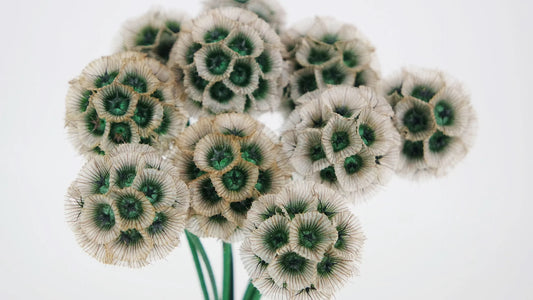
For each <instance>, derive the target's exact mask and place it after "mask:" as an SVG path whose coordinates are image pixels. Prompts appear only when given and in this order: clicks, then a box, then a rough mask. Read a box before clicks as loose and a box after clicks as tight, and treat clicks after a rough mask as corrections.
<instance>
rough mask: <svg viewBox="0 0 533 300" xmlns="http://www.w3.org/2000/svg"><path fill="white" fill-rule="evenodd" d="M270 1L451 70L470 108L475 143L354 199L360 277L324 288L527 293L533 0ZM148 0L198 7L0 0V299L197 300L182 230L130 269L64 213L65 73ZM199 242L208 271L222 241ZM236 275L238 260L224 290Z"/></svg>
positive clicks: (348, 294)
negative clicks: (86, 247) (441, 171)
mask: <svg viewBox="0 0 533 300" xmlns="http://www.w3.org/2000/svg"><path fill="white" fill-rule="evenodd" d="M284 2H285V3H284V7H285V9H286V10H287V14H288V23H289V24H291V23H294V22H296V21H298V20H300V19H302V18H304V17H310V16H313V15H316V14H320V15H331V16H335V17H337V18H338V19H340V20H343V21H346V22H350V23H353V24H354V25H356V26H357V27H358V28H359V29H360V30H361V31H362V32H364V33H365V34H366V35H367V36H368V37H369V38H370V39H371V41H372V42H373V43H374V45H375V46H376V48H377V54H378V57H379V59H380V61H381V67H382V72H383V74H384V75H387V74H390V73H392V72H393V71H395V70H398V69H399V68H400V67H401V66H404V65H417V66H424V67H436V68H440V69H442V70H444V71H447V72H449V73H450V74H453V75H454V76H455V77H456V78H458V79H459V80H461V81H463V82H464V83H465V85H466V86H467V87H468V88H469V90H470V92H471V94H472V102H473V105H474V107H475V108H476V110H477V112H478V115H479V119H480V124H479V133H478V139H477V143H476V145H475V147H474V148H473V149H472V151H471V152H470V154H469V155H468V156H467V158H466V159H465V160H464V161H463V162H462V163H461V164H460V165H459V166H458V167H457V168H456V169H455V170H454V171H453V172H452V173H451V174H450V175H449V176H448V177H446V178H442V179H438V180H429V181H425V182H418V183H414V182H410V181H407V180H403V179H399V178H395V179H393V180H392V182H391V183H390V184H389V185H388V186H387V187H386V188H385V190H384V191H383V192H381V193H380V194H379V195H377V196H376V197H374V198H373V199H371V201H369V202H367V203H365V204H362V205H360V206H358V207H356V208H355V212H356V214H357V215H358V216H359V217H360V219H361V221H362V224H363V226H364V230H365V233H366V236H367V237H368V240H367V242H366V245H365V248H364V254H363V255H364V257H363V262H362V265H361V275H360V276H358V277H356V278H354V279H352V280H350V282H349V283H348V284H347V285H346V286H345V288H344V289H342V290H341V291H340V292H338V293H337V299H410V300H412V299H533V212H532V209H533V204H532V202H533V197H532V196H531V195H530V190H531V185H532V184H533V180H532V178H531V175H530V174H531V170H532V168H533V164H532V162H533V159H532V157H531V152H532V150H533V149H532V143H531V139H532V138H533V135H532V134H531V130H532V129H533V128H532V127H531V123H530V122H532V121H531V120H530V119H529V117H530V116H531V115H532V113H533V110H532V109H533V105H532V104H531V103H532V101H533V99H532V96H531V95H532V89H531V87H532V86H533V76H532V75H531V74H532V67H533V60H532V56H533V45H532V40H531V38H532V35H533V21H532V18H531V16H530V14H531V12H532V11H533V7H532V2H531V1H524V0H522V1H518V0H508V1H490V0H485V1H481V0H479V1H474V0H470V1H460V0H442V1H427V0H418V1H417V0H402V1H397V0H394V1H393V0H391V1H385V0H373V1H362V0H360V1H353V0H327V1H284ZM154 4H161V5H163V6H165V7H169V8H176V9H182V10H185V11H188V12H189V13H190V14H191V15H196V14H197V12H198V11H199V10H200V2H199V1H196V0H187V1H178V0H174V1H159V2H158V3H149V1H140V0H139V1H131V0H128V1H109V0H108V1H103V0H98V1H97V0H92V1H9V2H8V1H5V0H2V6H1V9H0V39H1V47H0V91H1V92H2V93H1V96H0V140H1V144H0V195H1V200H0V201H1V202H0V203H1V204H0V299H201V292H200V288H199V285H198V281H197V277H196V273H195V270H194V267H193V264H192V261H191V256H190V253H189V252H188V251H189V250H188V247H187V245H186V244H185V243H183V244H182V245H181V246H180V247H179V248H178V249H176V250H175V251H174V252H173V253H172V254H171V255H170V256H168V258H167V259H166V260H163V261H161V262H158V263H155V264H153V265H151V266H148V267H146V268H144V269H140V270H132V269H126V268H120V267H114V266H106V265H103V264H100V263H98V262H97V261H96V260H94V259H93V258H91V257H89V256H88V255H86V254H85V253H84V252H83V251H82V250H81V249H80V248H79V247H78V245H77V244H76V242H75V240H74V236H73V234H72V233H71V232H70V231H69V229H68V227H67V226H66V224H65V222H64V216H63V199H64V194H65V191H66V189H67V187H68V185H69V184H70V182H71V181H72V180H73V179H74V178H75V177H76V175H77V173H78V171H79V169H80V167H81V166H82V163H83V160H82V158H81V157H80V156H79V155H77V154H76V152H75V151H74V149H73V147H72V146H71V145H70V144H69V142H68V141H67V138H66V132H65V129H64V128H63V114H64V97H65V94H66V91H67V87H68V81H69V80H70V79H71V78H73V77H75V76H77V74H78V73H79V72H80V71H81V69H82V68H83V67H84V66H85V65H86V64H88V63H89V62H90V61H91V60H93V59H95V58H98V57H100V56H102V55H106V54H110V51H111V46H112V45H113V43H112V41H113V39H114V38H115V36H116V33H117V31H118V30H119V27H120V24H121V23H122V22H123V21H124V20H126V19H128V18H130V17H134V16H137V15H139V14H142V13H143V12H145V11H146V10H147V9H148V8H150V7H151V6H152V5H154ZM262 120H268V118H262ZM268 125H269V126H271V127H273V128H277V127H279V123H276V122H273V121H272V119H271V120H270V123H269V124H268ZM206 245H207V247H208V248H209V249H208V250H209V253H210V255H211V258H212V260H213V262H214V266H215V268H216V271H217V274H216V275H217V276H219V278H220V276H221V274H220V273H221V249H220V248H221V247H220V245H219V244H218V242H216V241H215V240H208V241H207V242H206ZM236 260H237V261H238V256H236ZM246 280H247V278H246V274H245V271H244V269H243V268H242V265H241V264H240V262H238V263H237V265H236V293H237V298H236V299H239V298H240V296H241V295H242V292H243V290H244V287H245V284H246Z"/></svg>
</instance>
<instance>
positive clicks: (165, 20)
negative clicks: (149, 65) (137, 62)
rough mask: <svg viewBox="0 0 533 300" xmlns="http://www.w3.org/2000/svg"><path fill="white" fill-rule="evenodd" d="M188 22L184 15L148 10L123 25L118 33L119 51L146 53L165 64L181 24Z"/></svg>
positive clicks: (174, 12)
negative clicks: (119, 39)
mask: <svg viewBox="0 0 533 300" xmlns="http://www.w3.org/2000/svg"><path fill="white" fill-rule="evenodd" d="M189 20H190V18H189V17H188V16H187V14H185V13H181V12H176V11H166V10H163V9H153V10H150V11H148V12H147V13H146V14H144V15H142V16H140V17H137V18H133V19H130V20H127V21H126V22H125V23H124V25H123V26H122V30H121V32H120V38H121V41H120V50H121V51H137V52H142V53H146V54H148V55H149V56H150V57H153V58H155V59H158V60H159V61H161V62H162V63H163V64H166V63H167V61H168V58H169V55H170V50H171V49H172V46H174V43H175V42H176V41H177V40H178V38H179V33H180V31H181V26H182V24H183V23H184V22H187V21H189Z"/></svg>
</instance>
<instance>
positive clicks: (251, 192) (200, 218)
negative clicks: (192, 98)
mask: <svg viewBox="0 0 533 300" xmlns="http://www.w3.org/2000/svg"><path fill="white" fill-rule="evenodd" d="M276 140H277V138H276V137H275V135H274V134H273V133H272V132H270V130H268V129H267V128H266V127H265V126H264V125H262V124H261V123H259V122H257V121H256V120H254V119H253V118H251V117H250V116H248V115H244V114H238V113H230V114H221V115H217V116H216V117H210V118H200V120H199V121H198V122H197V123H195V124H193V125H191V126H190V127H188V128H186V129H185V131H184V132H183V134H182V135H181V136H180V137H179V139H178V141H177V146H178V147H177V148H176V151H175V153H173V155H172V159H173V162H174V165H175V166H176V167H177V168H178V171H179V174H180V178H181V179H182V180H183V181H185V182H186V183H187V185H188V186H189V188H190V190H191V195H192V197H191V215H190V220H189V225H188V229H189V230H190V231H191V232H193V233H194V234H196V235H198V236H201V237H216V238H219V239H222V240H224V241H237V240H239V239H241V238H242V233H243V226H244V222H245V220H246V215H247V212H248V210H249V209H250V207H251V205H252V204H253V202H254V201H255V199H257V197H259V196H260V195H263V194H268V193H275V192H278V191H279V190H280V189H281V188H282V187H283V186H284V185H285V184H286V183H287V182H288V180H289V179H290V171H291V168H290V167H289V166H288V162H287V159H286V158H285V156H284V155H283V153H282V151H281V145H280V144H278V143H276Z"/></svg>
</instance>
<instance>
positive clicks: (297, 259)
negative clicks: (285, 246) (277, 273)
mask: <svg viewBox="0 0 533 300" xmlns="http://www.w3.org/2000/svg"><path fill="white" fill-rule="evenodd" d="M308 263H309V261H308V260H307V259H305V257H302V256H300V255H298V254H297V253H295V252H287V253H284V254H282V255H281V256H280V257H279V264H280V266H281V269H282V270H283V272H285V273H288V274H290V275H300V274H302V273H303V272H304V271H305V268H306V267H307V264H308Z"/></svg>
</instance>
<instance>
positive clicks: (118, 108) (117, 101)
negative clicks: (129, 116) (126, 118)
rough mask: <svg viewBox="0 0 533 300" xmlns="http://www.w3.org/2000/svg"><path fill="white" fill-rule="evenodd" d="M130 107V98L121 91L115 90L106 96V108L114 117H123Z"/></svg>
mask: <svg viewBox="0 0 533 300" xmlns="http://www.w3.org/2000/svg"><path fill="white" fill-rule="evenodd" d="M129 106H130V97H129V96H128V95H127V94H126V93H124V92H122V91H121V90H115V91H113V92H110V93H107V94H106V95H105V96H104V108H105V110H106V111H108V112H109V113H110V114H112V115H114V116H123V115H124V114H126V112H127V111H128V107H129Z"/></svg>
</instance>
